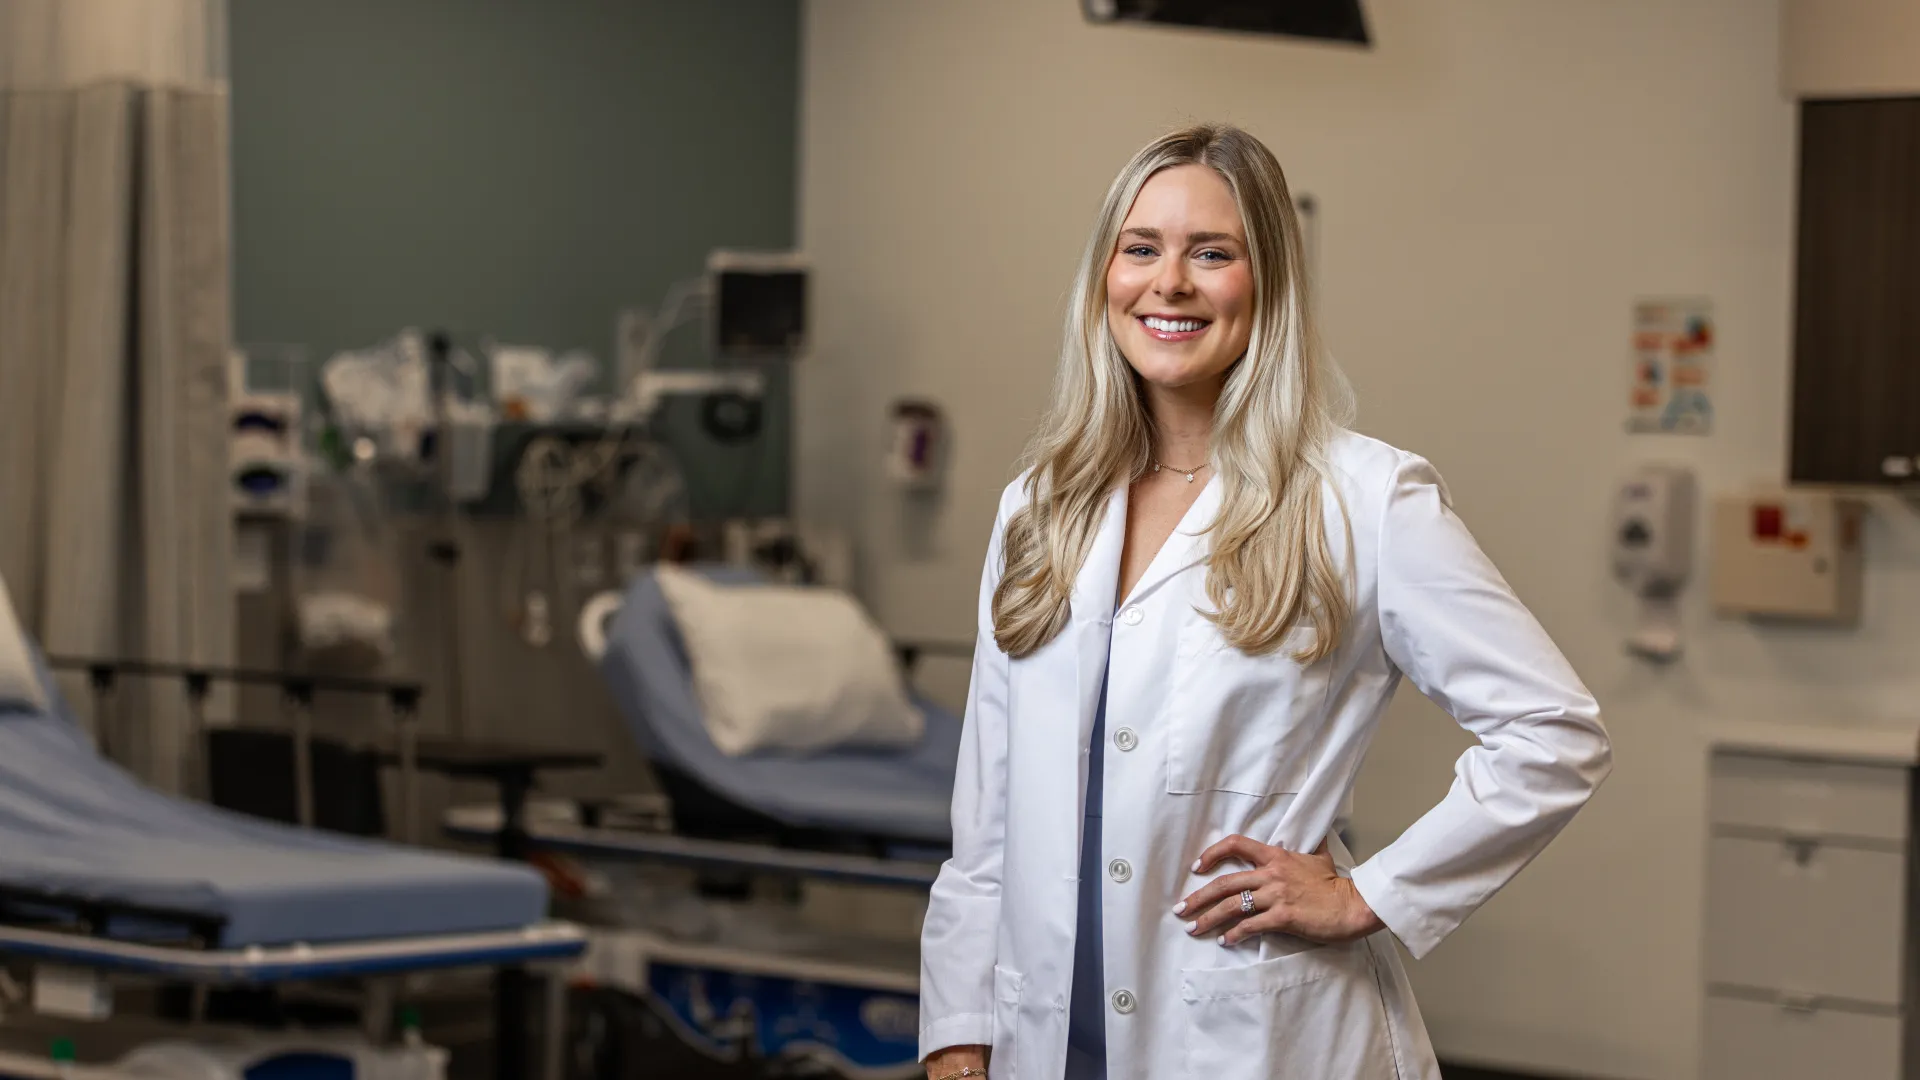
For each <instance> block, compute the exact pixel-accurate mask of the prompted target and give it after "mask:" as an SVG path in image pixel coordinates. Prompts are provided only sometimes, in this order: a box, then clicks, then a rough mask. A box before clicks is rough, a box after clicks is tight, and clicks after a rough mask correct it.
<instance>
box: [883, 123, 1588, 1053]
mask: <svg viewBox="0 0 1920 1080" xmlns="http://www.w3.org/2000/svg"><path fill="white" fill-rule="evenodd" d="M1301 256H1302V252H1301V247H1300V228H1299V224H1298V221H1297V220H1296V218H1295V215H1294V211H1293V202H1292V199H1291V197H1290V196H1289V195H1288V192H1287V184H1286V179H1285V177H1284V176H1283V174H1282V172H1281V169H1280V166H1279V164H1278V163H1277V162H1276V161H1275V160H1274V157H1273V155H1272V153H1271V152H1269V151H1268V150H1267V148H1266V147H1265V146H1263V145H1261V144H1260V143H1259V142H1258V141H1257V140H1255V139H1254V138H1252V137H1251V136H1249V135H1248V134H1246V133H1245V132H1243V131H1240V130H1238V129H1235V128H1231V127H1220V126H1201V127H1195V128H1191V129H1189V130H1185V131H1179V132H1176V133H1173V134H1171V135H1168V136H1166V137H1164V138H1161V139H1159V140H1157V141H1155V142H1153V143H1152V144H1151V145H1149V146H1147V147H1146V148H1144V149H1143V150H1141V151H1140V152H1139V154H1137V155H1136V156H1135V157H1134V158H1133V160H1132V161H1130V162H1129V163H1128V164H1127V166H1126V167H1125V168H1124V169H1123V170H1121V172H1120V175H1119V177H1118V178H1117V179H1116V180H1115V181H1114V183H1113V185H1112V187H1111V188H1110V189H1109V191H1108V192H1107V197H1106V202H1105V204H1104V205H1103V207H1102V209H1101V212H1100V216H1099V220H1098V223H1097V224H1096V226H1095V228H1094V230H1093V236H1092V238H1091V240H1090V242H1089V243H1088V246H1087V248H1086V253H1085V256H1084V258H1083V260H1082V262H1081V264H1080V271H1079V276H1078V279H1077V280H1076V282H1075V287H1074V290H1073V294H1072V298H1071V300H1070V302H1069V308H1068V314H1067V327H1066V334H1065V342H1064V346H1063V348H1062V356H1061V361H1060V370H1059V376H1058V384H1057V391H1056V396H1055V400H1054V402H1053V406H1052V409H1051V411H1050V412H1049V414H1048V415H1047V417H1046V419H1045V421H1044V422H1043V423H1042V425H1041V427H1040V430H1039V432H1038V434H1037V435H1036V436H1035V438H1034V440H1033V443H1032V447H1031V449H1030V452H1029V454H1028V458H1027V462H1026V465H1027V468H1026V469H1025V471H1024V472H1023V473H1022V475H1021V477H1020V478H1019V479H1018V480H1016V481H1015V482H1014V483H1013V484H1012V485H1010V486H1009V487H1008V488H1007V490H1006V493H1005V495H1004V496H1003V498H1002V499H1001V503H1000V511H999V515H998V518H997V520H996V521H995V524H994V529H993V533H992V535H991V541H990V544H989V546H988V552H987V560H986V570H985V574H984V580H983V581H982V583H981V590H980V608H979V644H978V647H977V649H976V653H975V659H974V669H973V683H972V689H971V691H970V693H969V700H968V704H967V712H966V726H965V734H964V736H963V740H964V741H963V744H962V748H961V754H960V764H959V771H958V776H957V778H956V784H955V788H954V801H953V826H954V830H953V831H954V844H953V855H952V858H951V859H950V860H949V861H948V862H947V863H946V864H945V865H944V866H943V867H942V869H941V872H940V875H939V878H938V881H937V882H936V883H935V885H934V887H933V891H932V895H931V898H930V900H929V904H928V909H927V916H926V924H925V929H924V931H923V937H922V972H921V997H920V1008H921V1034H920V1039H921V1052H922V1056H923V1058H924V1060H925V1064H926V1067H927V1074H928V1076H929V1077H930V1078H931V1080H962V1078H965V1077H980V1076H988V1075H991V1076H992V1077H993V1078H994V1080H1041V1078H1047V1080H1053V1078H1059V1077H1062V1076H1066V1077H1069V1078H1072V1080H1079V1078H1082V1077H1102V1076H1104V1077H1112V1078H1115V1080H1119V1078H1122V1077H1125V1078H1129V1080H1133V1078H1148V1077H1151V1078H1152V1080H1172V1078H1178V1077H1192V1078H1196V1080H1201V1078H1204V1080H1236V1078H1241V1077H1247V1078H1252V1077H1261V1078H1265V1077H1285V1078H1288V1080H1375V1078H1412V1077H1420V1078H1433V1080H1437V1078H1438V1076H1439V1071H1438V1068H1437V1066H1436V1064H1435V1062H1434V1057H1433V1051H1432V1048H1431V1046H1430V1044H1429V1042H1428V1039H1427V1035H1426V1031H1425V1028H1424V1026H1423V1024H1422V1022H1421V1020H1420V1014H1419V1011H1418V1009H1417V1007H1416V1006H1415V1003H1414V1000H1413V996H1412V994H1411V992H1410V990H1409V988H1408V983H1407V979H1406V977H1405V974H1404V973H1403V971H1402V970H1401V966H1400V962H1399V958H1398V954H1397V953H1396V951H1395V949H1394V948H1393V940H1394V939H1398V941H1399V942H1400V943H1401V944H1402V945H1404V946H1405V947H1406V948H1407V949H1408V950H1409V951H1410V952H1411V953H1412V954H1413V955H1414V956H1415V957H1420V956H1424V955H1425V954H1427V953H1428V952H1430V951H1431V950H1432V949H1433V948H1434V947H1435V946H1436V945H1438V944H1439V943H1440V942H1441V940H1442V939H1444V938H1445V937H1446V936H1447V935H1448V934H1449V933H1450V932H1451V931H1452V930H1454V929H1455V928H1456V927H1458V926H1459V925H1460V924H1461V922H1462V921H1463V920H1465V919H1466V918H1467V917H1468V915H1469V914H1471V913H1472V912H1473V911H1474V910H1475V909H1476V908H1478V907H1479V906H1480V905H1481V904H1482V903H1484V902H1485V901H1486V900H1487V898H1488V897H1490V896H1492V895H1493V894H1494V893H1495V892H1496V891H1497V890H1499V889H1500V888H1501V887H1503V886H1504V885H1505V884H1506V883H1507V882H1508V881H1509V880H1511V879H1512V878H1513V876H1514V875H1515V874H1516V873H1518V872H1519V871H1520V869H1521V868H1522V867H1524V866H1525V865H1526V864H1527V863H1528V862H1529V861H1530V860H1531V859H1533V858H1534V857H1535V856H1536V855H1538V854H1539V853H1540V851H1541V849H1542V848H1544V847H1545V846H1546V845H1547V843H1548V842H1549V841H1551V840H1552V839H1553V838H1554V836H1555V835H1556V834H1558V833H1559V831H1560V830H1561V828H1562V827H1563V826H1565V825H1566V823H1567V821H1568V820H1569V819H1570V818H1571V817H1572V816H1573V815H1574V813H1575V812H1576V811H1577V810H1578V809H1579V808H1580V807H1581V805H1582V804H1584V803H1585V802H1586V801H1587V799H1588V797H1589V796H1590V795H1591V794H1592V793H1593V791H1594V789H1595V788H1596V787H1597V786H1598V785H1599V784H1600V783H1601V781H1602V779H1603V778H1604V777H1605V776H1606V775H1607V773H1608V771H1609V769H1610V768H1611V761H1612V758H1611V750H1610V747H1609V743H1608V739H1607V735H1606V731H1605V729H1604V728H1603V727H1602V726H1601V722H1600V718H1599V712H1598V709H1597V707H1596V706H1595V703H1594V700H1593V698H1592V697H1591V695H1589V693H1588V692H1587V690H1586V688H1585V687H1584V686H1583V685H1582V684H1581V682H1580V679H1579V677H1578V676H1577V675H1576V674H1575V673H1574V672H1573V670H1572V669H1571V668H1570V667H1569V665H1568V664H1567V662H1566V660H1565V659H1564V658H1563V657H1562V656H1561V653H1560V651H1559V650H1558V649H1557V648H1556V647H1555V646H1554V643H1553V641H1552V640H1550V639H1549V637H1548V636H1547V634H1546V633H1545V631H1544V630H1543V629H1542V628H1541V626H1540V625H1539V623H1538V622H1537V621H1536V620H1535V619H1534V618H1533V616H1532V615H1531V614H1529V613H1528V611H1527V609H1526V608H1525V607H1523V606H1522V605H1521V603H1520V601H1519V600H1518V599H1516V598H1515V596H1514V593H1513V591H1512V590H1511V589H1510V588H1509V587H1508V585H1507V583H1506V582H1505V581H1504V580H1503V579H1502V577H1501V576H1500V574H1499V572H1498V571H1497V570H1496V569H1495V568H1494V567H1493V565H1492V564H1491V563H1490V562H1489V561H1488V560H1487V558H1486V557H1485V555H1483V554H1482V552H1481V550H1480V548H1479V547H1478V546H1477V545H1476V544H1475V542H1474V540H1473V538H1472V536H1471V535H1470V534H1469V533H1468V531H1467V528H1466V526H1465V525H1463V524H1462V523H1461V522H1460V520H1459V519H1458V518H1457V517H1455V516H1454V514H1453V512H1452V510H1451V508H1450V506H1449V501H1448V495H1447V491H1446V488H1445V486H1444V485H1443V484H1442V482H1441V479H1440V476H1439V474H1438V473H1436V472H1435V471H1434V469H1433V467H1432V466H1431V465H1430V464H1428V463H1427V462H1426V461H1425V460H1423V459H1421V458H1420V457H1418V456H1416V455H1414V454H1411V453H1407V452H1405V451H1403V450H1399V449H1395V448H1394V447H1391V446H1388V445H1386V444H1384V443H1381V442H1378V441H1375V440H1373V439H1369V438H1365V437H1363V436H1360V435H1358V434H1355V433H1353V432H1352V431H1350V430H1347V428H1346V427H1345V426H1344V424H1345V423H1346V422H1347V421H1346V414H1345V411H1344V410H1345V408H1346V403H1345V393H1344V387H1343V383H1342V382H1341V380H1340V378H1339V376H1338V374H1337V373H1336V371H1335V370H1334V368H1333V366H1332V364H1331V363H1330V362H1329V360H1328V359H1327V357H1326V355H1325V354H1324V352H1323V351H1322V348H1321V344H1320V341H1319V339H1318V337H1317V335H1316V333H1315V329H1314V324H1313V315H1312V308H1311V306H1310V305H1309V303H1308V297H1307V294H1306V285H1307V283H1306V279H1305V276H1304V274H1303V261H1302V257H1301ZM1403 675H1404V676H1405V677H1407V678H1408V679H1410V680H1411V681H1412V682H1413V684H1414V685H1415V686H1416V687H1418V688H1419V689H1420V690H1421V691H1422V692H1423V693H1425V694H1426V695H1427V696H1428V697H1429V698H1431V699H1433V700H1434V701H1435V702H1437V703H1439V704H1440V705H1441V706H1443V707H1444V708H1445V709H1447V711H1448V712H1449V713H1451V714H1452V716H1453V717H1454V718H1455V719H1456V720H1457V721H1458V722H1459V723H1460V724H1461V725H1462V726H1463V727H1464V728H1466V729H1467V730H1468V731H1469V732H1471V733H1472V734H1473V735H1474V736H1476V737H1477V739H1478V745H1476V746H1474V747H1472V748H1471V749H1470V750H1468V751H1467V752H1466V753H1465V754H1464V755H1463V756H1462V757H1461V758H1460V760H1459V762H1458V764H1457V768H1456V771H1455V781H1454V784H1453V787H1452V789H1451V790H1450V791H1449V792H1448V794H1447V795H1446V797H1445V798H1444V799H1443V800H1442V801H1441V802H1440V803H1439V804H1438V805H1436V806H1435V807H1433V808H1432V810H1430V811H1429V812H1428V813H1427V814H1426V815H1425V816H1423V817H1422V818H1420V819H1419V820H1418V821H1417V822H1415V823H1414V824H1413V826H1412V827H1410V828H1409V829H1408V830H1407V831H1406V832H1405V833H1404V834H1403V835H1401V836H1400V837H1399V838H1398V839H1397V840H1395V841H1394V842H1393V843H1391V844H1389V845H1388V846H1387V847H1385V848H1384V849H1382V850H1381V851H1379V852H1378V853H1377V854H1375V855H1374V856H1373V857H1372V858H1370V859H1368V860H1367V861H1365V862H1363V863H1360V864H1359V865H1358V866H1355V865H1353V862H1352V859H1351V857H1350V855H1349V853H1348V852H1347V851H1346V849H1345V847H1344V846H1343V845H1342V844H1341V843H1340V840H1339V838H1338V836H1337V835H1335V833H1334V829H1333V825H1334V821H1335V817H1336V815H1337V814H1339V813H1340V812H1341V809H1342V806H1343V804H1344V803H1345V802H1346V800H1347V798H1348V796H1349V792H1350V789H1351V786H1352V784H1353V779H1354V774H1355V773H1356V772H1357V771H1358V770H1359V767H1360V762H1361V759H1362V757H1363V756H1364V754H1365V753H1366V750H1367V746H1368V743H1369V741H1370V740H1371V738H1372V737H1373V733H1374V729H1375V726H1376V724H1377V723H1378V721H1379V718H1380V715H1381V713H1382V711H1383V710H1384V709H1385V707H1386V705H1387V702H1388V700H1389V699H1390V698H1391V697H1392V696H1393V693H1394V690H1395V688H1396V687H1397V685H1398V684H1399V681H1400V679H1401V677H1402V676H1403Z"/></svg>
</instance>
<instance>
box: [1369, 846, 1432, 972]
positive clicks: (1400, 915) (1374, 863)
mask: <svg viewBox="0 0 1920 1080" xmlns="http://www.w3.org/2000/svg"><path fill="white" fill-rule="evenodd" d="M1353 887H1354V888H1355V889H1357V890H1358V891H1359V893H1360V899H1362V900H1365V901H1366V902H1367V906H1368V907H1370V908H1372V909H1373V913H1374V914H1375V915H1378V916H1380V921H1381V922H1383V923H1386V924H1387V929H1389V930H1391V931H1393V936H1394V937H1397V938H1399V939H1400V944H1402V945H1405V946H1406V947H1407V951H1408V952H1409V953H1412V954H1413V958H1414V959H1416V960H1418V959H1420V958H1421V957H1423V956H1425V955H1427V954H1428V953H1430V952H1432V951H1433V950H1434V948H1435V946H1437V945H1439V944H1440V941H1441V939H1442V938H1445V937H1446V936H1447V932H1446V930H1445V929H1444V928H1443V927H1440V926H1438V925H1436V924H1435V922H1434V920H1433V919H1431V918H1429V917H1428V916H1427V915H1425V914H1424V913H1422V912H1421V911H1420V909H1419V908H1418V907H1416V906H1414V904H1413V903H1412V902H1410V901H1409V900H1408V899H1407V897H1406V894H1405V893H1403V892H1401V891H1400V889H1399V887H1398V886H1396V885H1395V884H1394V883H1393V879H1392V878H1390V877H1388V876H1387V871H1386V870H1385V869H1383V868H1382V867H1381V866H1380V858H1379V856H1377V855H1376V856H1374V857H1373V858H1371V859H1368V860H1367V861H1366V862H1363V863H1361V864H1360V865H1359V866H1356V867H1354V868H1353Z"/></svg>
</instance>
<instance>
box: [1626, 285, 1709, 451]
mask: <svg viewBox="0 0 1920 1080" xmlns="http://www.w3.org/2000/svg"><path fill="white" fill-rule="evenodd" d="M1713 340H1714V333H1713V306H1712V304H1710V303H1709V302H1708V301H1706V300H1698V299H1676V300H1642V301H1640V302H1639V303H1636V304H1635V305H1634V307H1633V348H1632V351H1631V356H1632V364H1633V385H1632V388H1631V389H1630V390H1629V391H1628V394H1629V396H1628V399H1627V400H1628V411H1627V430H1628V431H1631V432H1635V433H1636V434H1667V435H1706V434H1708V433H1710V432H1711V431H1712V430H1713Z"/></svg>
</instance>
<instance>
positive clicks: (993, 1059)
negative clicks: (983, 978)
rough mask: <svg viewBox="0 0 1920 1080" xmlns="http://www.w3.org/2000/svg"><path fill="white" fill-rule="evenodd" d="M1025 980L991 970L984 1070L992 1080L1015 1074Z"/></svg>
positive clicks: (1008, 1079) (1005, 971)
mask: <svg viewBox="0 0 1920 1080" xmlns="http://www.w3.org/2000/svg"><path fill="white" fill-rule="evenodd" d="M1024 981H1025V979H1024V978H1023V977H1022V976H1021V974H1020V973H1019V972H1017V971H1010V970H1008V969H1007V968H1003V967H1001V966H1000V965H998V964H995V965H994V966H993V1045H992V1046H991V1047H990V1048H989V1051H990V1053H989V1057H988V1061H987V1067H988V1069H989V1070H990V1071H991V1072H992V1073H993V1076H994V1080H1011V1078H1012V1077H1014V1076H1017V1075H1018V1074H1019V1059H1020V1055H1019V1033H1020V989H1021V984H1022V983H1023V982H1024Z"/></svg>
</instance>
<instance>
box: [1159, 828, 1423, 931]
mask: <svg viewBox="0 0 1920 1080" xmlns="http://www.w3.org/2000/svg"><path fill="white" fill-rule="evenodd" d="M1227 859H1237V860H1239V861H1241V862H1243V863H1246V864H1248V865H1249V866H1251V867H1253V869H1251V870H1244V871H1241V872H1239V873H1234V874H1227V875H1225V876H1224V877H1218V878H1215V879H1213V880H1212V881H1210V882H1208V883H1207V884H1206V885H1205V886H1203V887H1201V888H1200V889H1198V890H1196V891H1194V892H1193V893H1192V894H1191V895H1189V896H1188V897H1187V898H1186V899H1185V900H1183V901H1181V903H1180V904H1178V905H1176V906H1175V907H1174V909H1173V911H1174V914H1176V915H1179V916H1180V917H1181V918H1183V919H1186V920H1187V922H1188V926H1187V932H1188V933H1189V934H1192V935H1194V936H1195V937H1204V936H1207V935H1210V934H1215V933H1218V932H1220V931H1221V930H1223V929H1224V930H1225V934H1224V935H1223V937H1222V941H1221V944H1223V945H1237V944H1239V943H1240V942H1242V941H1245V940H1246V939H1247V938H1250V937H1253V936H1254V935H1256V934H1293V935H1295V936H1297V937H1303V938H1306V939H1308V940H1309V941H1318V942H1321V943H1323V944H1338V943H1341V942H1347V941H1353V940H1355V939H1357V938H1363V937H1366V936H1367V935H1368V934H1371V933H1374V932H1375V931H1377V930H1379V929H1381V928H1382V927H1383V926H1385V925H1386V924H1384V923H1382V922H1381V921H1380V917H1379V916H1378V915H1375V914H1374V913H1373V908H1371V907H1369V906H1368V905H1367V902H1366V900H1364V899H1362V898H1361V896H1360V890H1358V889H1356V888H1354V887H1353V882H1352V881H1351V880H1349V879H1347V878H1344V877H1341V876H1340V874H1339V873H1338V872H1337V871H1336V870H1335V869H1334V866H1333V856H1332V855H1330V854H1328V852H1327V845H1326V844H1325V842H1322V843H1321V845H1320V849H1319V850H1318V851H1315V852H1314V853H1313V854H1311V855H1301V854H1299V853H1297V852H1292V851H1288V850H1286V849H1285V848H1277V847H1271V846H1269V845H1266V844H1262V843H1260V842H1259V841H1258V840H1254V839H1251V838H1249V837H1245V836H1229V837H1227V838H1226V839H1225V840H1222V841H1220V842H1219V843H1217V844H1215V845H1213V846H1212V847H1210V848H1208V849H1207V850H1206V853H1205V854H1203V855H1201V856H1200V861H1199V862H1197V863H1195V864H1194V867H1193V868H1194V872H1195V873H1201V874H1204V873H1206V872H1208V871H1210V870H1212V869H1213V868H1214V867H1216V866H1218V865H1219V864H1220V863H1222V862H1224V861H1226V860H1227ZM1248 890H1252V892H1253V912H1252V913H1251V914H1248V913H1246V912H1244V911H1243V910H1242V909H1241V898H1240V894H1241V893H1243V892H1246V891H1248Z"/></svg>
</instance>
